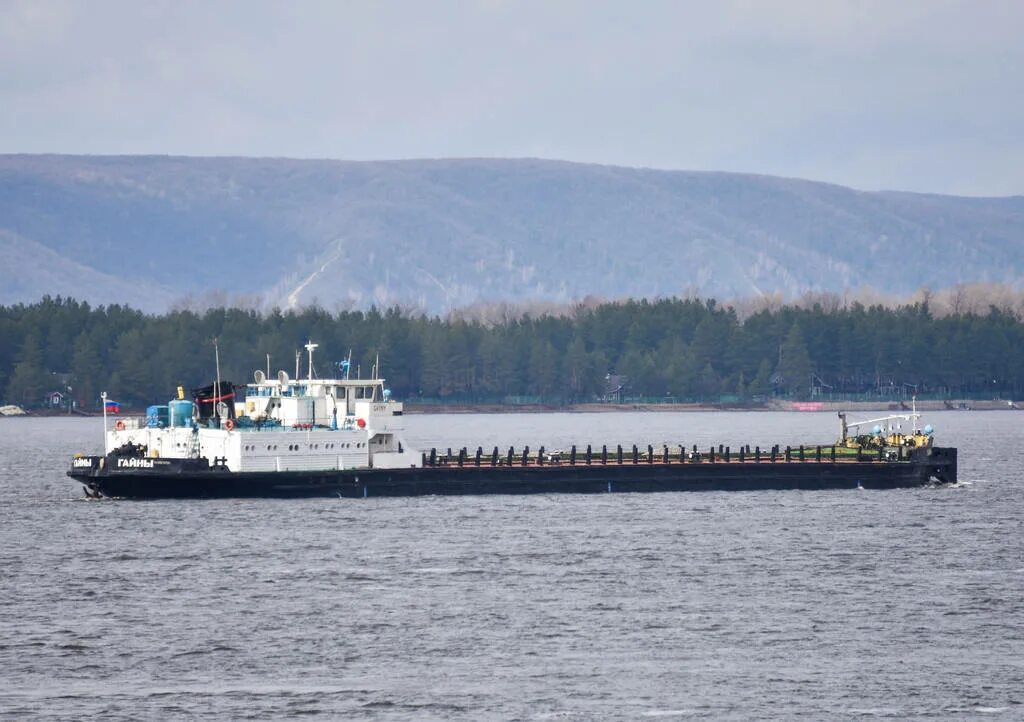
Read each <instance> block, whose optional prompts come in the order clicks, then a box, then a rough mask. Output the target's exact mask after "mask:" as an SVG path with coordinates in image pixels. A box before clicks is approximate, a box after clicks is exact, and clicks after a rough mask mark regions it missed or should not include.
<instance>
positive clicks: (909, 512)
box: [0, 411, 1024, 720]
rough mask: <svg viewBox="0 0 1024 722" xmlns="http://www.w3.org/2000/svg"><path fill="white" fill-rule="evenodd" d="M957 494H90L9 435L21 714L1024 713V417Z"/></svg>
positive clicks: (973, 457) (735, 433)
mask: <svg viewBox="0 0 1024 722" xmlns="http://www.w3.org/2000/svg"><path fill="white" fill-rule="evenodd" d="M926 421H928V422H930V423H932V424H933V425H935V426H936V427H937V429H938V434H939V441H940V443H944V444H950V445H956V446H958V447H960V478H961V481H962V482H963V483H961V484H960V485H959V486H957V487H955V488H925V489H913V490H901V491H879V492H871V491H855V490H851V491H829V492H795V491H794V492H736V493H717V492H707V493H675V494H672V493H668V494H637V495H629V494H622V495H619V494H614V495H595V496H569V495H565V496H559V495H544V496H528V497H510V496H481V497H462V498H458V497H424V498H410V499H372V498H371V499H365V500H364V499H359V500H351V499H345V500H342V499H313V500H297V501H295V500H284V501H281V500H267V501H260V500H256V501H232V500H225V501H153V502H131V501H111V500H105V501H86V500H84V498H83V497H82V494H81V490H80V488H79V487H78V485H77V484H74V483H71V482H70V481H69V480H68V479H67V478H66V477H65V476H64V470H65V468H66V466H67V463H68V459H69V457H70V455H71V454H72V453H74V452H76V451H89V452H94V451H95V450H96V449H98V448H99V447H100V445H101V443H102V441H101V428H100V425H99V422H97V421H95V420H89V419H84V420H83V419H0V491H2V493H3V502H2V503H3V506H2V510H3V512H2V525H0V574H2V579H3V583H2V586H0V715H2V716H5V717H7V718H10V719H24V718H26V717H34V716H52V717H61V718H78V717H82V716H88V715H97V716H103V717H105V718H140V717H143V718H165V717H177V716H217V717H229V718H276V717H281V716H286V715H292V714H300V713H302V714H317V713H320V714H322V715H324V716H326V717H339V716H351V717H355V718H368V719H385V720H391V719H416V720H419V719H432V718H455V719H550V718H555V719H570V720H574V719H581V720H584V719H587V720H589V719H597V718H604V719H607V718H620V719H637V718H645V717H653V718H659V717H664V718H685V717H713V718H733V719H761V718H765V719H778V718H785V719H792V718H805V719H815V720H819V719H837V718H851V717H868V718H894V719H905V718H918V717H920V718H977V717H985V718H990V719H1020V718H1022V717H1024V542H1022V531H1024V500H1022V494H1021V482H1022V476H1024V472H1022V463H1021V457H1020V452H1021V450H1022V448H1024V438H1022V437H1024V414H1022V413H1020V412H1010V411H1007V412H959V413H958V412H945V413H935V414H930V415H929V416H928V418H927V419H926ZM834 422H835V418H834V415H831V414H768V413H760V414H757V413H754V414H741V413H729V414H714V413H706V414H700V413H691V414H674V413H656V414H640V413H636V414H630V413H622V414H537V415H453V416H409V417H407V426H408V429H409V430H408V432H407V437H408V440H409V442H410V443H411V444H413V445H415V446H426V447H429V446H432V445H435V446H439V447H447V446H452V447H459V446H463V445H466V446H470V447H471V448H475V447H476V445H477V444H481V445H483V446H484V447H485V448H487V447H488V446H493V445H495V444H497V445H501V446H508V445H509V444H515V445H516V446H517V447H518V446H520V445H522V444H530V445H531V447H533V448H536V447H538V446H540V445H541V444H544V445H546V446H547V447H548V448H554V447H557V446H568V444H570V443H573V442H577V443H582V444H586V443H588V442H590V443H595V444H601V443H623V444H632V443H641V444H644V445H646V444H647V443H648V442H651V443H655V444H660V443H662V442H666V443H686V444H692V443H697V444H699V445H707V444H710V443H719V442H720V443H726V444H730V443H731V444H733V445H734V446H736V445H738V444H740V443H750V444H751V445H754V444H760V445H761V446H762V447H764V446H766V445H770V444H771V443H782V444H787V443H792V444H798V443H801V442H805V443H828V442H830V441H831V439H832V438H833V437H834V435H835V431H836V429H835V428H834Z"/></svg>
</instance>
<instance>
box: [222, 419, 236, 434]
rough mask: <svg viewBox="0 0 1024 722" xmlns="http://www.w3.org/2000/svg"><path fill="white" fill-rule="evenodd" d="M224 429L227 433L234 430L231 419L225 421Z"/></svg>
mask: <svg viewBox="0 0 1024 722" xmlns="http://www.w3.org/2000/svg"><path fill="white" fill-rule="evenodd" d="M224 428H225V429H227V430H228V431H231V429H233V428H235V422H234V420H233V419H228V420H227V421H225V422H224Z"/></svg>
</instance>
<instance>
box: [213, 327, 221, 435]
mask: <svg viewBox="0 0 1024 722" xmlns="http://www.w3.org/2000/svg"><path fill="white" fill-rule="evenodd" d="M213 358H214V363H215V364H216V366H217V385H216V387H215V388H214V390H213V413H214V414H215V416H216V418H217V423H218V424H219V423H220V347H219V346H218V345H217V339H216V338H214V339H213Z"/></svg>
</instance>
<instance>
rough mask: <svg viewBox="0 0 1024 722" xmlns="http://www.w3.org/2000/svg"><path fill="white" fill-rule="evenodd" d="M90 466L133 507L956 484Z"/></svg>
mask: <svg viewBox="0 0 1024 722" xmlns="http://www.w3.org/2000/svg"><path fill="white" fill-rule="evenodd" d="M81 461H83V462H84V461H85V460H81ZM90 461H91V463H90V466H89V467H88V468H86V467H85V464H82V465H81V466H79V467H76V468H73V469H72V470H71V471H69V472H68V475H69V476H70V477H72V478H73V479H75V480H77V481H79V482H81V483H82V484H83V485H85V486H86V490H87V493H90V494H92V495H96V496H108V497H126V498H136V499H158V498H244V497H262V498H274V497H318V496H327V497H346V498H363V497H377V496H422V495H465V494H602V493H609V492H611V493H625V492H665V491H759V490H786V489H804V490H823V489H855V488H857V487H862V488H864V489H896V488H905V487H916V486H925V485H928V484H934V483H944V484H950V483H955V482H956V480H957V452H956V449H953V448H932V449H919V450H916V451H915V453H914V454H913V455H912V456H911V458H910V459H908V460H901V461H882V460H877V459H874V460H871V461H867V460H865V461H837V462H832V461H829V460H826V459H823V460H822V461H815V460H813V459H811V460H807V461H796V460H793V461H790V462H787V461H784V460H778V461H775V462H770V461H765V460H762V461H756V462H755V461H746V462H739V461H736V460H733V461H730V462H722V461H718V462H710V461H706V460H705V461H702V462H699V463H691V462H686V463H678V462H676V463H671V464H665V463H645V462H640V463H638V464H632V463H629V462H626V463H624V464H621V465H620V464H616V463H610V464H592V465H585V464H579V463H577V464H575V465H568V464H561V465H546V466H527V467H517V466H512V467H508V466H497V467H492V466H490V465H485V466H480V467H477V466H474V465H466V466H462V467H458V466H449V467H424V468H409V469H359V470H355V469H353V470H345V471H288V472H248V473H236V472H230V471H227V470H224V469H218V468H201V467H200V466H198V465H197V464H196V463H195V462H187V461H186V462H174V461H173V460H161V461H162V462H163V463H162V464H161V466H160V467H159V468H153V469H145V468H143V469H132V470H117V471H109V470H107V468H108V467H107V465H106V464H101V463H100V460H99V459H98V458H97V457H93V458H92V459H91V460H90ZM204 463H205V462H204Z"/></svg>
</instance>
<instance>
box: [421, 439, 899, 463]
mask: <svg viewBox="0 0 1024 722" xmlns="http://www.w3.org/2000/svg"><path fill="white" fill-rule="evenodd" d="M910 451H911V449H910V447H902V446H899V447H895V448H878V449H859V448H855V449H851V448H848V447H845V446H836V445H831V446H820V445H819V446H803V445H801V446H797V447H791V446H786V447H782V446H780V445H778V444H776V445H775V446H772V447H770V448H767V449H762V448H761V447H760V446H755V447H754V448H753V449H751V447H750V446H749V445H747V446H740V447H739V448H738V450H736V451H733V450H732V448H731V447H729V446H725V445H722V444H719V445H718V447H717V448H716V447H715V446H710V447H708V448H707V449H706V450H701V449H698V448H697V445H696V444H694V445H693V446H692V447H690V448H687V447H686V446H685V445H684V444H678V445H674V446H671V447H670V446H668V445H667V444H664V445H662V446H661V447H660V448H658V449H656V448H655V447H654V446H653V445H650V444H648V445H647V448H646V449H642V448H640V447H638V446H637V445H636V444H633V446H632V449H624V448H623V446H622V444H618V445H616V446H615V447H614V448H612V449H609V447H608V446H607V445H602V446H601V448H600V449H597V448H595V447H594V446H592V445H590V444H588V445H587V447H586V449H582V448H579V449H578V448H577V447H576V445H575V444H574V445H572V446H571V447H569V449H567V450H565V449H558V450H554V451H548V450H546V449H545V448H544V447H543V446H541V447H540V448H539V449H537V450H536V452H534V451H532V450H531V449H530V447H529V446H524V447H523V448H522V449H519V450H518V451H517V450H516V448H515V447H514V446H509V447H508V449H507V450H504V449H499V447H497V446H495V447H493V448H492V449H491V450H490V451H485V450H484V448H483V447H482V446H478V447H476V450H475V451H470V450H469V448H468V447H462V448H461V449H455V450H453V449H452V448H451V447H448V448H447V449H442V450H438V449H437V448H431V449H430V451H429V452H424V453H423V458H422V464H423V466H427V467H456V468H459V467H481V466H487V467H502V466H504V467H511V466H518V467H523V466H561V465H569V466H581V465H584V466H595V465H597V466H611V465H624V464H631V465H634V464H822V463H828V464H835V463H844V462H860V463H870V462H899V461H906V460H908V459H909V458H910Z"/></svg>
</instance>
